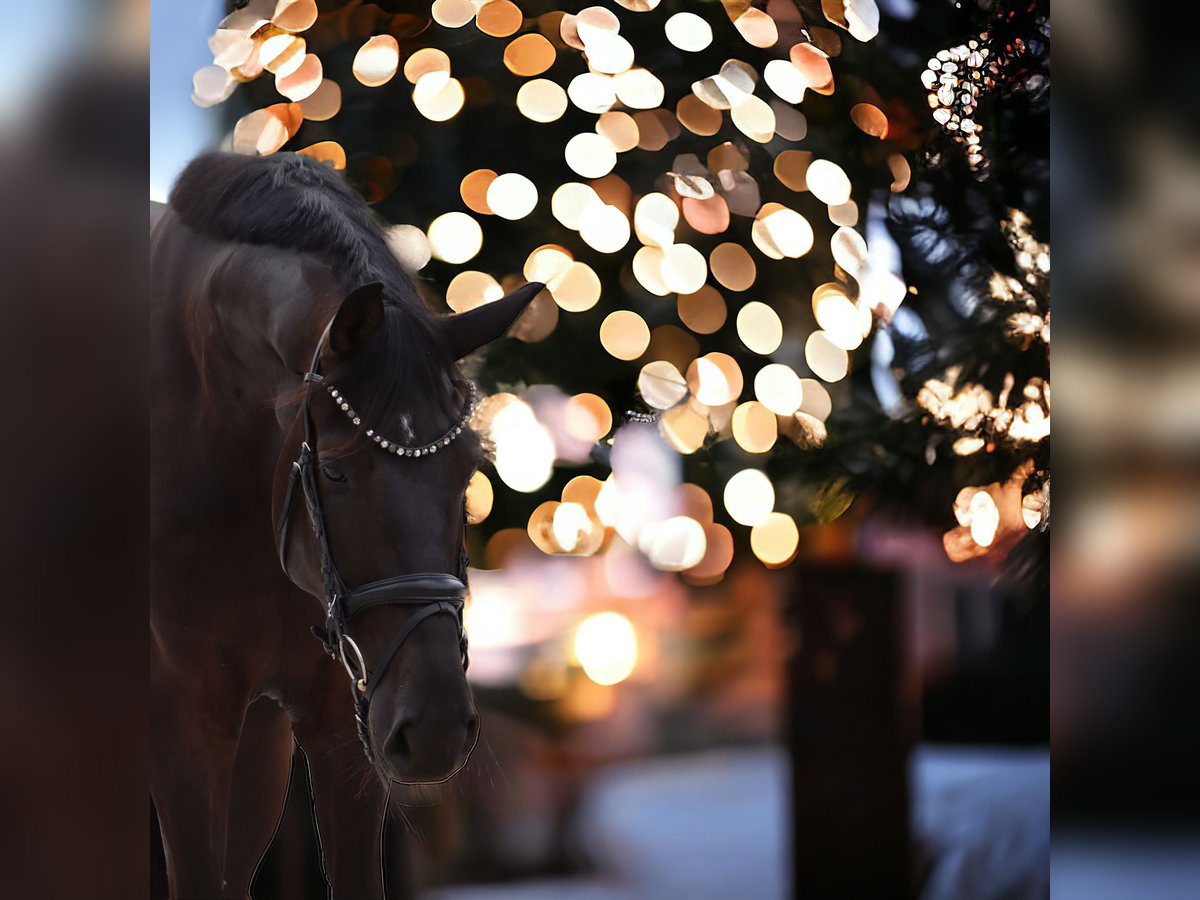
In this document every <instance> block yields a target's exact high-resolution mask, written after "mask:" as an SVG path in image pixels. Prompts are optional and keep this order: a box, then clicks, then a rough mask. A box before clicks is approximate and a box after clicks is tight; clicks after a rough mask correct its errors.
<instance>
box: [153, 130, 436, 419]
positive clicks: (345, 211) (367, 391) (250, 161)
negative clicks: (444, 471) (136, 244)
mask: <svg viewBox="0 0 1200 900" xmlns="http://www.w3.org/2000/svg"><path fill="white" fill-rule="evenodd" d="M170 204H171V206H172V208H173V209H174V210H175V211H176V213H177V214H178V216H179V218H180V219H181V221H182V222H183V223H184V224H185V225H188V226H189V227H191V228H193V229H196V230H198V231H201V232H204V233H207V234H209V235H211V236H213V237H216V238H219V239H221V240H225V241H232V242H237V243H240V244H246V245H266V246H273V247H279V248H284V249H289V250H296V251H300V252H302V253H305V254H309V255H312V256H313V257H315V258H317V259H318V260H320V261H321V262H322V263H323V264H324V265H325V266H327V267H328V269H329V271H330V272H331V273H332V276H333V279H334V282H335V284H336V285H337V287H338V289H339V294H335V295H325V296H319V295H317V294H315V293H314V294H313V295H312V296H310V297H308V298H306V302H305V303H301V305H300V308H299V309H298V310H297V315H296V320H295V326H294V327H295V328H296V329H297V330H298V331H299V332H300V334H301V335H303V336H304V340H305V341H306V343H307V345H308V346H315V344H316V342H317V340H318V338H319V336H320V335H321V333H322V331H323V330H324V328H325V326H326V325H327V324H328V322H329V320H330V318H331V317H332V316H333V315H334V313H336V311H337V308H338V305H339V304H340V303H341V299H342V298H343V297H344V296H345V295H346V294H348V293H349V292H350V291H352V290H354V289H355V288H357V287H360V286H362V285H363V284H368V283H371V282H375V281H378V282H381V283H382V284H383V285H384V308H385V316H384V323H383V326H382V328H381V329H380V331H379V333H378V334H377V335H376V336H375V337H374V338H373V339H372V340H371V341H370V342H369V343H368V345H367V346H366V347H364V348H363V350H362V351H361V352H360V353H359V354H357V355H356V356H355V357H354V358H353V359H351V360H348V361H346V362H345V363H344V364H342V365H340V366H339V371H338V373H337V377H338V379H339V381H340V382H342V383H343V384H344V385H345V389H346V390H347V391H348V392H349V391H354V392H355V393H354V394H353V396H354V397H355V403H356V408H358V409H359V410H360V412H362V413H363V416H364V418H369V419H370V420H371V421H377V422H380V423H383V422H385V421H386V422H399V420H400V417H401V416H404V415H408V416H410V418H416V419H418V420H419V419H420V418H421V417H422V416H423V415H427V414H433V415H435V416H437V417H441V416H444V415H447V414H449V413H451V412H452V411H453V409H452V407H453V403H454V392H453V391H450V390H449V379H450V378H452V377H453V375H454V364H453V360H451V359H449V358H448V355H447V353H446V351H445V349H444V346H443V344H442V342H441V340H440V338H439V337H438V333H437V329H436V327H435V318H436V317H435V316H434V315H433V313H431V312H430V311H429V310H428V309H427V308H426V307H425V305H424V304H423V303H422V302H421V299H420V297H419V296H418V295H417V292H416V289H415V287H414V286H413V284H412V281H411V279H410V278H409V276H408V273H407V272H405V270H404V268H403V267H402V266H401V265H400V262H399V260H397V258H396V257H395V255H394V254H393V253H392V252H391V250H390V249H389V248H388V245H387V239H386V237H385V235H384V232H383V229H382V228H381V227H380V225H379V223H378V222H377V221H376V219H375V218H374V216H373V215H372V213H371V210H370V208H369V207H368V206H367V204H366V202H365V201H364V200H363V199H362V197H360V196H359V195H358V194H357V193H356V192H355V191H354V190H353V189H352V188H351V187H350V186H349V185H348V184H346V182H345V181H344V180H342V178H340V177H339V176H338V175H337V174H336V173H335V172H333V170H332V169H330V168H329V167H328V166H326V165H325V164H323V163H319V162H317V161H315V160H312V159H309V158H308V157H303V156H298V155H295V154H286V153H280V154H275V155H273V156H268V157H250V156H244V155H239V154H229V153H210V154H206V155H204V156H201V157H198V158H197V159H196V160H194V161H193V162H192V163H191V164H190V165H189V166H188V167H187V169H185V171H184V172H183V174H182V175H181V176H180V177H179V180H178V182H177V183H176V185H175V188H174V190H173V191H172V193H171V199H170ZM214 312H215V311H214V310H212V309H208V310H205V309H203V308H197V309H194V310H192V316H191V326H192V328H193V330H194V331H195V333H196V337H198V338H199V339H201V340H203V339H204V338H205V335H207V334H210V333H212V332H213V331H214V323H213V322H211V321H209V322H206V321H205V320H204V316H205V315H206V314H208V315H212V314H213V313H214ZM295 400H296V394H295V392H291V393H287V394H285V395H282V396H280V397H278V398H276V404H277V405H290V404H291V403H293V402H294V401H295Z"/></svg>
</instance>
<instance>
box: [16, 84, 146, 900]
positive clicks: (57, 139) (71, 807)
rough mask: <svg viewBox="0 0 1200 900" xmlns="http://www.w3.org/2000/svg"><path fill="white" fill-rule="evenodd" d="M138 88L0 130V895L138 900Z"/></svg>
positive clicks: (141, 313) (141, 652) (142, 154)
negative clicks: (1, 388) (0, 386)
mask: <svg viewBox="0 0 1200 900" xmlns="http://www.w3.org/2000/svg"><path fill="white" fill-rule="evenodd" d="M146 88H147V79H146V73H145V70H144V68H143V69H141V70H138V71H135V70H134V69H132V68H121V67H118V66H116V65H114V64H105V65H87V66H79V67H76V68H72V69H69V70H67V69H64V68H61V67H60V70H59V73H58V75H57V76H55V77H54V78H53V79H52V82H51V83H50V84H48V85H46V86H45V88H44V92H43V93H42V94H41V96H39V97H38V98H36V100H35V101H34V102H33V103H32V104H31V109H32V110H33V112H32V114H31V115H30V116H29V117H28V118H27V120H26V121H24V122H18V123H16V124H15V125H13V126H11V127H9V128H8V130H7V131H6V133H4V134H3V135H0V342H2V343H0V360H2V364H3V373H4V384H5V388H6V390H5V396H6V397H7V404H6V407H7V408H6V414H5V428H4V432H3V438H2V439H0V453H2V454H3V457H2V465H0V471H2V472H3V483H4V494H3V510H4V515H3V535H2V536H0V547H2V548H3V554H4V559H3V568H4V580H5V586H4V587H5V589H4V592H3V598H4V599H3V604H4V606H3V614H2V622H3V626H2V627H0V694H2V696H3V714H4V729H3V735H4V736H3V738H2V739H0V873H3V874H2V875H0V881H2V884H3V887H0V894H2V895H3V896H4V897H6V898H14V900H18V898H20V900H23V898H26V897H30V898H32V897H37V898H59V897H63V898H87V900H103V898H109V897H112V898H122V900H129V898H138V897H142V896H146V895H147V892H148V886H147V883H146V872H147V868H148V867H147V864H146V847H147V844H148V841H147V827H146V825H147V823H146V818H147V817H146V796H147V793H146V790H147V788H146V774H145V773H146V767H147V758H148V752H147V749H148V748H147V740H148V737H147V734H148V723H147V712H146V710H147V681H146V659H147V655H146V642H147V633H146V621H147V619H146V577H145V572H146V563H145V556H146V534H147V528H146V509H147V502H146V501H147V497H146V491H147V488H146V476H145V473H146V460H147V442H148V424H147V421H146V414H145V409H146V407H145V401H144V397H145V389H146V385H145V377H144V372H145V358H146V326H145V323H146V309H147V306H146V299H145V295H146V284H147V281H146V271H145V265H146V199H145V197H146V181H145V178H146V168H147V147H148V128H147V103H148V96H147V89H146Z"/></svg>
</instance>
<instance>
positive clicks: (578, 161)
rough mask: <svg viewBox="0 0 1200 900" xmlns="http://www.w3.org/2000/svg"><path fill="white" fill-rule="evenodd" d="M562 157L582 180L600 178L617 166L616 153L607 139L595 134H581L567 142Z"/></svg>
mask: <svg viewBox="0 0 1200 900" xmlns="http://www.w3.org/2000/svg"><path fill="white" fill-rule="evenodd" d="M563 155H564V157H565V158H566V160H567V165H568V166H570V167H571V171H573V172H575V173H576V174H577V175H582V176H583V177H584V178H600V177H602V176H604V175H607V174H608V173H609V172H611V171H612V169H613V166H615V165H616V164H617V151H616V150H615V149H614V148H613V145H612V144H610V143H609V142H608V138H606V137H604V136H603V135H600V134H596V133H595V132H586V131H585V132H583V133H582V134H577V135H575V137H573V138H571V139H570V140H569V141H567V144H566V146H565V147H563Z"/></svg>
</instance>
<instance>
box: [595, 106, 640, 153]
mask: <svg viewBox="0 0 1200 900" xmlns="http://www.w3.org/2000/svg"><path fill="white" fill-rule="evenodd" d="M596 133H597V134H600V135H603V136H604V138H605V139H606V140H607V141H608V142H609V143H610V144H612V146H613V149H614V150H616V151H617V152H618V153H627V152H628V151H630V150H632V149H634V148H635V147H636V146H637V145H638V140H639V139H640V135H639V133H638V126H637V121H636V120H635V119H634V118H633V116H631V115H629V113H624V112H606V113H603V114H601V116H600V118H599V119H597V120H596Z"/></svg>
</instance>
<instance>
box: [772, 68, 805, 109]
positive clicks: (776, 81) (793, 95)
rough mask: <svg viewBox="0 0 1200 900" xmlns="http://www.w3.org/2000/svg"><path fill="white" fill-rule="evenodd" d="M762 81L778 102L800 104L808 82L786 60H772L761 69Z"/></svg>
mask: <svg viewBox="0 0 1200 900" xmlns="http://www.w3.org/2000/svg"><path fill="white" fill-rule="evenodd" d="M763 80H764V81H765V82H766V83H767V87H769V88H770V89H771V90H772V91H774V92H775V96H777V97H778V98H779V99H780V100H783V101H784V102H785V103H800V102H801V101H802V100H804V92H805V91H806V90H808V82H807V81H805V79H804V76H803V75H802V74H801V72H800V70H799V69H797V68H796V67H795V66H794V65H792V63H791V61H789V60H786V59H773V60H771V61H770V62H769V63H767V64H766V66H765V67H764V68H763Z"/></svg>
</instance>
